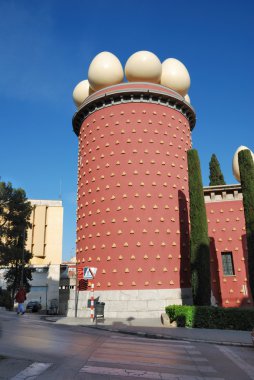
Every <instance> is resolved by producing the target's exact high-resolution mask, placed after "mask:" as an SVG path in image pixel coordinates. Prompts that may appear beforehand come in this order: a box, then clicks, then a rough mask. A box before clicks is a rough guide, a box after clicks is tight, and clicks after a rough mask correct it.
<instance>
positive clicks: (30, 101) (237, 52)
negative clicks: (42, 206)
mask: <svg viewBox="0 0 254 380" xmlns="http://www.w3.org/2000/svg"><path fill="white" fill-rule="evenodd" d="M253 15H254V2H253V1H252V0H243V1H242V2H239V1H235V0H231V1H229V0H228V1H226V0H220V1H218V0H213V1H204V0H203V1H194V0H193V1H185V0H182V1H181V2H180V1H171V0H156V1H154V0H138V1H137V0H128V1H120V0H107V1H106V0H94V1H86V0H83V1H78V0H72V1H64V0H62V1H60V0H51V1H48V0H44V1H37V0H27V1H24V0H13V1H12V0H0V17H1V22H0V104H1V107H0V126H1V135H0V137H1V149H0V176H1V180H2V181H6V182H7V181H11V182H12V184H13V186H14V187H22V188H24V189H25V191H26V193H27V196H28V197H29V198H33V199H59V194H60V188H61V196H62V200H63V205H64V238H63V259H65V260H66V259H69V258H70V257H71V255H72V254H73V252H74V248H75V229H76V226H75V224H76V184H77V143H78V142H77V137H76V135H75V134H74V133H73V131H72V116H73V114H74V112H75V105H74V103H73V101H72V92H73V88H74V87H75V85H76V84H77V83H78V82H80V81H81V80H83V79H86V78H87V71H88V67H89V64H90V62H91V60H92V59H93V58H94V56H95V55H96V54H98V53H99V52H101V51H110V52H112V53H114V54H115V55H117V57H118V58H119V59H120V61H121V62H122V64H123V66H124V65H125V62H126V61H127V59H128V57H129V56H130V55H131V54H133V53H134V52H136V51H139V50H149V51H152V52H154V53H155V54H156V55H157V56H158V57H159V58H160V60H161V61H163V60H164V59H166V58H169V57H173V58H177V59H179V60H180V61H182V62H183V63H184V64H185V65H186V67H187V68H188V70H189V73H190V76H191V88H190V91H189V95H190V97H191V101H192V105H193V106H194V108H195V110H196V113H197V124H196V127H195V129H194V131H193V135H192V138H193V147H194V148H196V149H197V150H198V152H199V156H200V159H201V167H202V175H203V183H204V185H208V182H209V179H208V177H209V161H210V158H211V155H212V153H216V155H217V157H218V159H219V161H220V164H221V169H222V171H223V174H224V177H225V180H226V182H227V183H228V184H231V183H236V180H235V179H234V177H233V175H232V169H231V166H232V157H233V154H234V152H235V150H236V149H237V147H238V146H239V145H246V146H248V147H249V148H250V149H252V150H254V139H253V136H254V134H253V128H254V122H253V121H252V117H253V116H252V109H253V85H254V69H253V68H254V49H253V45H254V28H253ZM60 184H61V185H60Z"/></svg>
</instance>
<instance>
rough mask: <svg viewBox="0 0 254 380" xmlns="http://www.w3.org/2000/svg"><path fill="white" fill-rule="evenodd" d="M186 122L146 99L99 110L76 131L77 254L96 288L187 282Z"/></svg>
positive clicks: (175, 285)
mask: <svg viewBox="0 0 254 380" xmlns="http://www.w3.org/2000/svg"><path fill="white" fill-rule="evenodd" d="M190 141H191V140H190V128H189V123H188V120H187V119H186V118H185V117H184V116H183V115H182V114H181V113H180V112H178V111H177V110H175V109H171V108H168V107H165V106H162V105H158V104H152V103H125V104H119V105H113V106H110V107H106V108H103V109H101V110H98V111H96V112H94V113H92V114H91V115H89V116H88V117H87V118H86V119H85V121H84V122H83V124H82V126H81V129H80V134H79V169H78V212H77V217H78V220H77V260H78V262H79V263H80V265H79V276H80V278H81V276H82V268H83V267H84V266H93V267H97V268H98V272H97V274H96V279H95V285H96V288H100V289H101V290H106V289H107V290H122V289H146V288H151V289H158V288H164V289H165V288H180V287H184V288H186V287H190V281H189V258H188V255H189V226H188V199H187V198H188V173H187V154H186V152H187V150H188V149H189V148H190V146H191V142H190Z"/></svg>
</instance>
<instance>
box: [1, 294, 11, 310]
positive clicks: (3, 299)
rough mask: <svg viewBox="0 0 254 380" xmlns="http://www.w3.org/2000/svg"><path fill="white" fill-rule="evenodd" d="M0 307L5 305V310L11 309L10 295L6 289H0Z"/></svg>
mask: <svg viewBox="0 0 254 380" xmlns="http://www.w3.org/2000/svg"><path fill="white" fill-rule="evenodd" d="M0 307H5V308H6V309H7V310H11V309H12V307H13V305H12V299H11V295H10V293H9V292H8V290H5V289H4V290H2V289H1V290H0Z"/></svg>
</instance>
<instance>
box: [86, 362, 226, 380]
mask: <svg viewBox="0 0 254 380" xmlns="http://www.w3.org/2000/svg"><path fill="white" fill-rule="evenodd" d="M80 373H90V374H96V375H104V376H105V375H109V376H119V377H120V376H122V377H139V378H142V377H143V378H145V379H154V380H161V379H163V380H194V377H193V375H178V374H177V375H174V374H171V373H163V372H151V371H142V370H133V369H126V368H112V367H97V366H96V367H93V366H87V365H86V366H84V367H83V368H81V370H80ZM195 380H204V377H200V376H195ZM209 380H224V379H223V378H221V377H209Z"/></svg>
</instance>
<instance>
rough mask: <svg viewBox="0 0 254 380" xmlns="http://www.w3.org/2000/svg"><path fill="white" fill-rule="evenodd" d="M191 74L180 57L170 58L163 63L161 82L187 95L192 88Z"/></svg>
mask: <svg viewBox="0 0 254 380" xmlns="http://www.w3.org/2000/svg"><path fill="white" fill-rule="evenodd" d="M190 82H191V81H190V75H189V72H188V70H187V69H186V67H185V66H184V64H183V63H182V62H180V61H178V59H175V58H168V59H166V60H165V61H164V62H163V63H162V73H161V84H162V85H163V86H165V87H169V88H171V89H172V90H175V91H176V92H178V93H179V94H180V95H182V96H185V95H186V94H187V93H188V90H189V88H190Z"/></svg>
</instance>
